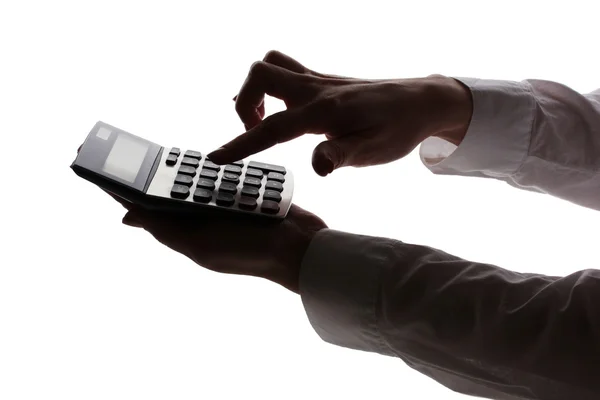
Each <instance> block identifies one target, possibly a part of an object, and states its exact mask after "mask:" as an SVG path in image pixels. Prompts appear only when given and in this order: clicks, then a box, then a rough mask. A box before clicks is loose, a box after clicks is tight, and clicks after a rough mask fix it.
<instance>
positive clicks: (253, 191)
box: [242, 186, 259, 199]
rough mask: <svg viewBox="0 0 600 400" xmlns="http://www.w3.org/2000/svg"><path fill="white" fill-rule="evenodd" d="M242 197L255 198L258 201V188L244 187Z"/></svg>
mask: <svg viewBox="0 0 600 400" xmlns="http://www.w3.org/2000/svg"><path fill="white" fill-rule="evenodd" d="M242 196H248V197H254V198H255V199H257V198H258V196H259V193H258V188H255V187H252V186H244V187H243V188H242Z"/></svg>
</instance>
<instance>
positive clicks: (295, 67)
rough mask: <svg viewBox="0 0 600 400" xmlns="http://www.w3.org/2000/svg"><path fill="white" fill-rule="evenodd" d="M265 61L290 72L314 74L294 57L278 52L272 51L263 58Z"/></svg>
mask: <svg viewBox="0 0 600 400" xmlns="http://www.w3.org/2000/svg"><path fill="white" fill-rule="evenodd" d="M263 61H264V62H266V63H269V64H273V65H277V66H278V67H281V68H285V69H287V70H289V71H292V72H296V73H298V74H305V73H307V72H312V71H310V70H309V69H308V68H306V67H305V66H304V65H302V64H300V63H299V62H298V61H296V60H294V59H293V58H292V57H290V56H288V55H286V54H283V53H282V52H280V51H277V50H271V51H269V52H268V53H267V54H266V55H265V58H263Z"/></svg>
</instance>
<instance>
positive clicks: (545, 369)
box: [301, 231, 600, 399]
mask: <svg viewBox="0 0 600 400" xmlns="http://www.w3.org/2000/svg"><path fill="white" fill-rule="evenodd" d="M317 240H318V241H319V242H318V243H316V244H315V246H311V248H309V253H308V254H307V259H306V260H305V263H304V265H303V270H302V279H301V294H302V296H303V301H304V304H305V306H306V309H307V312H308V315H309V319H310V320H311V323H312V324H313V326H314V327H315V330H316V331H317V332H318V333H319V335H320V336H321V337H322V338H323V339H324V340H326V341H328V342H331V343H334V344H338V345H341V346H345V347H350V348H354V349H359V350H365V351H373V352H378V353H381V354H386V355H390V356H397V357H400V358H402V359H403V360H404V361H405V362H407V363H408V364H409V365H410V366H411V367H413V368H415V369H417V370H419V371H421V372H422V373H425V374H427V375H429V376H431V377H432V378H434V379H436V380H437V381H439V382H440V383H442V384H444V385H446V386H448V387H450V388H452V389H454V390H457V391H460V392H463V393H468V394H473V395H479V396H484V397H490V398H501V399H511V398H517V397H511V396H520V397H518V398H528V399H559V398H561V399H564V398H565V393H570V394H571V396H573V397H574V398H579V399H587V398H592V397H591V395H590V393H591V392H592V391H594V390H600V385H599V384H598V383H597V382H596V380H595V376H596V375H597V374H598V373H600V363H599V362H598V361H599V360H600V349H599V346H598V345H597V343H598V339H597V338H598V337H600V290H597V289H600V288H598V286H600V285H599V284H598V283H599V282H600V273H599V272H598V271H583V272H579V273H576V274H573V275H570V276H568V277H565V278H558V277H547V276H541V275H528V274H519V273H515V272H510V271H507V270H504V269H502V268H499V267H496V266H492V265H486V264H479V263H474V262H469V261H466V260H462V259H460V258H458V257H454V256H452V255H449V254H447V253H444V252H442V251H439V250H436V249H432V248H428V247H423V246H416V245H410V244H405V243H402V242H398V241H395V240H391V239H384V238H372V237H367V236H357V235H349V234H344V233H341V232H334V231H325V232H323V233H321V234H320V237H318V239H317ZM594 397H596V396H594Z"/></svg>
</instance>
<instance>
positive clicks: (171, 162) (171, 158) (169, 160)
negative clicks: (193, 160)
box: [166, 154, 177, 165]
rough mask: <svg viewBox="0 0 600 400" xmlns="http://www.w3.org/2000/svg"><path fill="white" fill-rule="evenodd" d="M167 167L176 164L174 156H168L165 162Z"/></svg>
mask: <svg viewBox="0 0 600 400" xmlns="http://www.w3.org/2000/svg"><path fill="white" fill-rule="evenodd" d="M166 163H167V165H175V164H177V156H176V155H175V154H169V156H168V157H167V161H166Z"/></svg>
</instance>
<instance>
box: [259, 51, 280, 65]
mask: <svg viewBox="0 0 600 400" xmlns="http://www.w3.org/2000/svg"><path fill="white" fill-rule="evenodd" d="M281 57H282V53H281V52H280V51H277V50H269V51H267V54H265V57H264V58H263V61H264V62H267V63H271V62H274V61H276V60H279V59H281Z"/></svg>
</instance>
